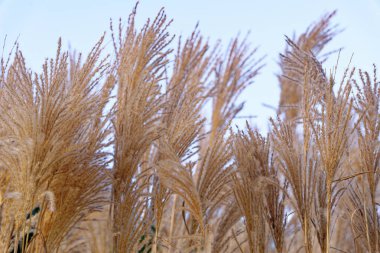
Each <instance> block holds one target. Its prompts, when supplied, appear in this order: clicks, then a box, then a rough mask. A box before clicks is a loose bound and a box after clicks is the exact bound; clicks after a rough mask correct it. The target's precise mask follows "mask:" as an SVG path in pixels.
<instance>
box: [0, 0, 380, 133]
mask: <svg viewBox="0 0 380 253" xmlns="http://www.w3.org/2000/svg"><path fill="white" fill-rule="evenodd" d="M134 5H135V1H127V0H65V1H55V0H0V42H1V44H3V43H2V41H3V39H4V37H5V36H6V35H7V43H6V49H5V52H7V49H9V48H10V47H11V46H12V43H13V41H15V40H16V39H17V38H19V39H18V41H19V43H20V48H21V50H22V51H23V54H24V56H25V57H26V62H27V65H28V66H29V67H30V68H32V69H33V70H35V71H39V70H40V69H41V65H42V63H43V61H44V59H45V58H46V57H54V55H55V52H56V46H57V41H58V38H59V37H60V36H61V37H62V41H63V47H64V49H68V48H69V46H70V47H71V48H73V49H76V50H77V51H80V52H84V53H87V52H88V51H89V50H90V49H91V48H92V46H93V45H94V44H95V43H96V41H97V40H98V39H99V37H100V36H101V35H102V34H103V32H104V31H109V20H110V18H112V19H114V20H115V21H117V20H118V19H119V18H122V19H123V20H127V18H128V15H129V13H130V11H131V10H132V8H133V6H134ZM161 7H165V10H166V13H167V15H168V17H169V18H172V19H173V20H174V21H173V23H172V25H171V26H170V29H169V30H170V32H171V33H172V34H177V35H183V36H187V35H189V34H190V33H191V32H192V31H193V29H194V27H195V25H196V24H197V22H199V27H200V31H201V32H202V34H203V35H204V36H205V37H208V38H210V41H216V40H218V39H220V40H222V42H223V43H224V44H227V43H228V42H229V41H230V39H231V38H233V37H235V36H236V35H238V34H239V33H240V34H242V35H245V34H246V33H247V32H248V31H250V35H249V37H248V38H249V39H248V41H249V42H250V43H251V45H252V47H253V48H254V47H257V46H258V47H259V50H258V54H257V57H261V56H264V55H266V58H265V60H264V63H265V64H266V66H265V67H264V68H263V70H262V73H261V74H260V75H259V76H258V77H257V78H256V80H255V83H254V84H253V85H252V86H250V87H249V88H248V89H247V90H246V91H245V92H244V93H243V95H242V98H241V99H242V100H245V101H246V105H245V108H244V110H243V111H242V112H241V114H240V115H241V116H246V115H255V116H257V118H254V119H252V120H250V121H251V123H252V124H253V125H255V126H257V127H259V128H260V129H262V130H264V131H265V129H267V127H268V121H267V119H268V118H269V117H270V116H275V111H274V110H273V109H270V108H268V107H266V106H263V104H268V105H271V106H273V107H276V106H277V105H278V101H279V93H280V90H279V86H278V81H277V77H276V74H278V73H279V68H278V66H277V62H278V59H279V53H280V52H282V51H283V49H284V48H285V42H284V35H288V36H290V37H291V36H292V35H293V34H294V33H296V34H300V33H302V32H304V31H305V29H306V28H307V27H308V26H309V25H310V24H311V23H313V22H316V21H318V20H319V18H320V17H321V16H323V15H324V14H325V13H327V12H331V11H333V10H337V11H338V12H337V15H336V17H335V18H334V19H333V22H335V23H336V24H338V25H339V27H340V28H342V29H344V31H343V32H342V33H340V34H339V35H338V36H337V37H335V39H334V40H333V41H332V42H331V43H330V44H329V45H328V47H327V48H326V50H325V51H324V52H328V51H332V50H334V49H338V48H341V47H343V48H344V49H343V51H342V53H341V57H340V65H339V69H340V72H338V73H342V70H343V69H344V68H345V67H346V66H347V64H348V62H349V59H350V57H351V55H352V54H354V57H353V65H354V66H357V67H359V68H363V69H365V70H369V71H372V64H373V63H375V64H377V65H378V66H380V29H379V27H380V0H360V1H358V0H319V1H311V0H286V1H280V0H277V1H275V0H261V1H256V0H245V1H244V0H187V1H183V0H182V1H181V0H150V1H148V0H142V1H140V5H139V8H138V12H137V13H138V15H137V21H138V24H140V26H141V25H142V24H143V23H144V22H145V20H146V19H147V18H148V17H151V18H154V17H155V15H156V14H157V12H158V11H159V10H160V8H161ZM107 42H110V40H109V39H108V40H107ZM108 44H109V45H108V46H109V48H111V44H110V43H108ZM336 60H337V55H332V56H331V57H330V59H329V61H328V62H326V63H325V65H324V67H325V68H326V70H327V71H329V69H330V68H332V67H333V65H334V64H335V63H336ZM379 68H380V67H379ZM243 121H244V120H237V122H236V123H237V124H241V123H242V122H243Z"/></svg>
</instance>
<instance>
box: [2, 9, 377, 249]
mask: <svg viewBox="0 0 380 253" xmlns="http://www.w3.org/2000/svg"><path fill="white" fill-rule="evenodd" d="M136 11H137V6H136V7H135V8H134V9H133V11H132V13H131V15H130V16H129V19H128V21H127V23H126V25H125V26H124V25H123V23H122V22H121V21H120V24H119V26H118V28H117V31H114V27H113V25H112V23H111V40H112V42H113V48H114V52H113V53H112V54H111V55H108V56H107V55H105V54H104V52H103V50H104V47H105V46H104V45H103V41H104V40H105V35H104V36H102V37H101V38H100V40H99V41H98V42H97V43H96V44H95V45H94V47H93V49H92V50H91V51H90V53H89V54H88V55H87V56H86V57H83V56H82V55H81V54H79V55H76V54H70V53H69V52H66V51H64V50H63V49H62V48H61V42H60V41H59V43H58V49H57V54H56V57H55V58H53V59H48V60H46V62H45V63H44V64H43V67H42V71H41V72H40V73H35V72H33V71H32V70H30V69H29V68H28V67H27V65H26V61H25V59H24V56H23V54H22V52H21V50H20V49H19V48H18V45H17V43H16V44H15V46H14V49H13V51H12V52H11V53H10V54H9V56H8V59H2V60H1V75H0V251H1V252H18V253H20V252H62V253H63V252H99V253H100V252H102V253H107V252H139V253H148V252H151V253H158V252H160V253H165V252H168V253H177V252H178V253H179V252H189V253H190V252H191V253H195V252H206V253H221V252H254V253H256V252H258V253H264V252H268V253H269V252H277V253H284V252H307V253H309V252H322V253H329V252H333V251H340V252H348V251H350V252H351V251H353V252H378V250H379V247H380V243H379V236H380V229H379V222H380V220H379V215H378V200H377V197H378V196H377V195H378V182H379V175H378V167H379V133H380V127H379V126H380V124H379V101H380V89H379V82H378V80H377V77H376V72H377V71H376V67H374V71H373V72H374V74H373V77H372V78H371V77H370V74H368V73H367V72H365V71H362V70H359V71H356V69H355V68H350V67H347V69H346V71H345V73H344V76H343V78H342V80H341V81H340V82H338V81H337V80H338V79H337V78H336V68H335V69H334V70H333V71H332V72H331V73H330V74H327V73H326V71H325V70H324V67H323V64H324V63H323V62H324V59H326V57H328V56H329V55H328V54H325V55H322V49H323V48H324V47H325V45H326V44H327V43H328V42H329V41H330V40H331V39H332V38H333V37H334V36H335V35H336V34H337V32H338V31H337V30H336V27H334V26H331V25H330V23H331V19H332V17H333V16H334V15H335V12H332V13H329V14H327V15H325V16H323V17H322V18H321V19H320V21H319V22H317V23H315V24H313V25H312V26H311V27H310V28H309V29H308V30H307V31H306V32H305V33H303V34H301V36H299V37H295V38H293V39H289V38H286V40H285V42H286V44H287V48H286V51H285V52H284V53H283V54H282V55H281V58H280V67H281V75H280V76H279V82H280V87H281V98H280V104H279V109H278V117H277V118H276V119H271V120H270V123H271V130H270V131H269V133H268V134H267V135H266V136H265V135H262V134H260V131H259V130H258V129H254V128H252V126H250V125H249V124H248V123H247V125H246V127H245V128H244V129H239V128H238V129H237V130H236V129H234V127H233V126H234V123H235V121H234V120H235V118H236V116H237V115H238V114H239V112H240V111H241V110H242V108H243V105H244V103H240V100H239V95H240V94H241V93H242V92H243V91H244V90H245V89H246V88H247V87H248V86H249V85H251V84H252V83H253V81H254V79H255V77H256V76H257V75H258V74H259V72H260V71H262V70H263V59H262V58H260V57H258V55H259V53H258V52H257V49H255V48H253V49H252V48H251V47H250V45H249V43H248V41H247V38H245V39H243V40H242V39H240V38H239V37H237V38H235V39H233V40H231V42H230V44H229V45H228V47H227V48H226V49H223V47H222V46H221V44H217V45H215V46H213V45H211V44H210V43H209V42H208V41H207V40H205V39H204V37H203V36H202V35H201V33H200V31H199V28H198V27H196V28H195V29H194V31H193V33H192V34H190V36H189V37H188V38H185V39H183V38H180V39H179V40H178V44H176V45H175V44H173V36H172V35H171V34H170V33H169V32H168V26H169V25H170V23H171V21H170V20H168V18H167V16H166V14H165V12H164V10H160V11H159V12H158V14H157V16H156V18H155V19H153V20H148V21H147V22H146V23H145V25H143V27H142V28H141V29H139V28H138V27H136V24H135V18H136ZM221 52H225V53H221ZM356 75H358V77H359V78H356ZM205 108H209V109H211V113H209V114H206V113H205V111H204V110H205Z"/></svg>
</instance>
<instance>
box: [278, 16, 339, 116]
mask: <svg viewBox="0 0 380 253" xmlns="http://www.w3.org/2000/svg"><path fill="white" fill-rule="evenodd" d="M335 13H336V12H332V13H329V14H326V15H325V16H323V17H322V18H321V20H320V21H319V22H317V23H316V24H313V25H311V26H310V27H309V28H308V29H307V30H306V32H304V33H303V34H301V35H300V36H299V37H298V38H297V39H296V38H294V39H293V41H294V44H295V45H296V47H297V48H299V49H300V50H302V51H305V52H308V53H309V52H311V53H313V54H314V55H316V56H319V55H320V52H321V51H322V50H323V48H324V47H325V46H326V45H327V43H329V42H330V41H331V40H332V38H333V37H334V36H335V35H336V34H337V30H336V29H335V27H334V26H331V19H332V18H333V17H334V16H335ZM294 49H295V48H294V47H290V48H287V49H286V50H285V53H284V55H282V57H281V58H280V63H279V64H280V67H281V74H280V75H279V76H278V79H279V81H280V87H281V95H280V105H279V113H280V114H281V113H285V118H286V120H294V119H296V118H297V117H299V116H300V112H299V111H300V109H298V107H299V106H300V104H301V102H302V85H299V84H300V83H302V81H303V75H302V70H303V66H304V63H302V62H299V64H300V65H299V66H297V67H295V66H294V64H292V63H290V62H289V61H288V59H292V61H293V62H296V61H299V60H302V58H300V57H299V55H297V53H295V50H294ZM322 60H323V59H322ZM295 70H297V71H295Z"/></svg>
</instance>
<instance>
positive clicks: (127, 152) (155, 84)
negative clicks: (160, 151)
mask: <svg viewBox="0 0 380 253" xmlns="http://www.w3.org/2000/svg"><path fill="white" fill-rule="evenodd" d="M135 11H136V10H134V12H133V13H132V14H131V16H130V19H129V22H128V27H127V29H126V31H125V36H123V35H122V28H121V24H120V29H119V45H117V43H116V42H115V41H114V44H115V45H116V46H115V50H116V54H117V77H118V78H117V103H116V107H115V108H116V111H115V117H114V119H113V124H114V130H115V147H114V168H113V172H112V173H113V189H112V201H113V204H112V215H113V233H114V245H113V248H114V251H115V252H126V251H127V252H130V251H132V250H133V249H134V248H135V247H136V244H137V242H138V241H139V238H141V236H143V234H144V233H145V231H146V230H147V229H148V227H149V226H150V224H148V222H147V221H146V220H145V219H146V217H147V215H148V206H147V202H146V201H145V200H144V194H146V193H147V191H148V186H149V184H148V181H147V180H148V178H147V176H148V174H147V173H142V171H141V164H142V162H143V160H142V158H143V157H144V154H145V153H146V152H148V151H149V150H150V147H151V145H152V143H153V142H154V141H155V140H157V139H158V138H159V137H160V134H159V132H160V129H161V127H160V125H159V120H160V118H159V115H158V112H159V111H160V110H161V109H162V108H163V98H162V95H161V93H160V86H159V84H160V81H161V80H162V78H163V73H164V70H165V66H166V63H167V59H166V56H167V55H168V54H169V53H170V50H168V49H167V45H168V43H169V42H170V38H169V34H168V33H167V31H166V28H167V26H168V24H169V22H167V19H166V15H165V13H164V11H163V10H162V11H160V12H159V14H158V15H157V17H156V18H155V20H154V21H153V22H150V21H148V22H147V23H146V24H145V26H144V27H143V28H142V29H141V31H139V32H136V28H135V13H136V12H135ZM122 36H123V37H122Z"/></svg>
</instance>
